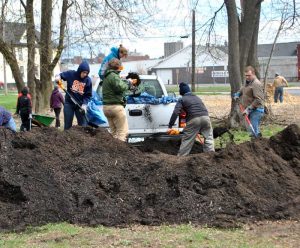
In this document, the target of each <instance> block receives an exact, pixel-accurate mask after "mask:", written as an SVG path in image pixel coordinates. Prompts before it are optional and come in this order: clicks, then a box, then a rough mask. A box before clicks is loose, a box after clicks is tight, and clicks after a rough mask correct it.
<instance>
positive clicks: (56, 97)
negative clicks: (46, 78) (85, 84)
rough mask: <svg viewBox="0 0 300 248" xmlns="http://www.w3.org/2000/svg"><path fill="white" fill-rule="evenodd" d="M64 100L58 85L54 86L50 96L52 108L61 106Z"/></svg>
mask: <svg viewBox="0 0 300 248" xmlns="http://www.w3.org/2000/svg"><path fill="white" fill-rule="evenodd" d="M64 102H65V101H64V97H63V95H62V94H61V93H60V92H59V90H58V88H57V87H56V88H54V90H53V91H52V94H51V97H50V108H53V109H55V108H61V107H62V104H64Z"/></svg>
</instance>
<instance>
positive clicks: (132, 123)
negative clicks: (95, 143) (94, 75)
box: [93, 75, 178, 138]
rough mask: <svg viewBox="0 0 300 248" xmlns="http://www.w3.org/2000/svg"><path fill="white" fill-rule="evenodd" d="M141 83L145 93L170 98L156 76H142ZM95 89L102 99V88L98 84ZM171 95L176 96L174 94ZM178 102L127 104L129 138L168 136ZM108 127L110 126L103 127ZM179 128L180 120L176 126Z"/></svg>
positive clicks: (140, 86) (104, 125)
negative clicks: (171, 119)
mask: <svg viewBox="0 0 300 248" xmlns="http://www.w3.org/2000/svg"><path fill="white" fill-rule="evenodd" d="M140 79H141V83H140V85H139V88H142V89H143V91H144V92H146V93H148V94H150V95H153V96H155V97H156V98H161V97H163V96H168V92H167V90H166V87H165V85H164V84H163V82H162V80H161V79H160V78H159V77H158V76H156V75H140ZM93 89H94V90H95V91H96V93H97V94H98V95H99V96H100V97H101V96H102V87H101V85H100V84H99V82H97V83H96V84H95V85H94V87H93ZM170 95H172V96H175V94H174V93H171V94H170ZM175 104H176V102H171V103H168V104H156V105H154V104H127V105H126V108H125V110H126V113H127V119H128V126H129V138H134V137H149V136H159V135H163V134H166V131H167V130H168V124H169V121H170V118H171V115H172V113H173V110H174V107H175ZM101 126H102V127H108V124H103V125H101ZM174 126H175V127H176V126H178V119H177V121H176V123H175V125H174Z"/></svg>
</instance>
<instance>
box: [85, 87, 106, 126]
mask: <svg viewBox="0 0 300 248" xmlns="http://www.w3.org/2000/svg"><path fill="white" fill-rule="evenodd" d="M101 105H103V103H102V101H101V99H100V97H99V95H98V94H97V93H96V92H94V91H93V95H92V98H91V100H90V101H89V102H88V105H87V118H88V120H89V122H92V123H93V124H95V125H101V124H104V123H107V119H106V117H105V115H104V113H103V111H102V109H101Z"/></svg>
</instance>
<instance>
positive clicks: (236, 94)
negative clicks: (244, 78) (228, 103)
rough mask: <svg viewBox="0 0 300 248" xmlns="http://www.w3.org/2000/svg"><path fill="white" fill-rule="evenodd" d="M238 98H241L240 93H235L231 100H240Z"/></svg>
mask: <svg viewBox="0 0 300 248" xmlns="http://www.w3.org/2000/svg"><path fill="white" fill-rule="evenodd" d="M240 96H241V94H240V92H236V93H234V94H233V100H235V101H236V100H237V99H239V98H240Z"/></svg>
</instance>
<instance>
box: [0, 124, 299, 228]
mask: <svg viewBox="0 0 300 248" xmlns="http://www.w3.org/2000/svg"><path fill="white" fill-rule="evenodd" d="M164 147H165V148H166V150H165V152H166V153H169V152H168V149H167V147H169V148H170V149H173V150H174V144H171V145H168V143H165V145H164ZM173 150H172V151H173ZM177 150H178V147H176V152H177ZM176 152H175V153H173V154H176ZM166 153H162V152H158V151H156V150H155V149H153V152H152V153H151V152H150V153H149V151H148V152H142V151H140V150H139V149H138V148H136V147H133V146H132V145H128V144H126V143H122V142H119V141H118V140H115V139H113V138H112V137H111V136H110V134H109V133H107V132H106V131H105V130H102V129H98V130H96V131H95V130H92V129H83V128H76V127H75V128H72V129H71V130H69V131H66V132H60V131H57V130H56V129H54V128H40V129H35V130H33V131H32V132H27V133H17V134H11V133H10V132H9V131H8V130H5V129H0V230H3V229H6V230H7V229H20V228H24V227H25V226H26V225H40V224H45V223H48V222H57V221H68V222H70V223H80V224H87V225H96V224H104V225H108V226H116V225H121V226H123V225H127V224H132V223H140V224H147V225H156V224H161V223H186V222H192V223H197V224H207V225H209V226H222V227H228V226H236V225H238V224H239V223H241V222H247V221H254V220H263V219H290V218H291V219H299V217H300V209H299V208H300V207H299V206H300V197H299V196H300V130H299V127H298V126H296V125H291V126H289V127H288V128H286V129H285V130H284V131H282V132H281V133H279V134H278V135H276V136H274V137H272V138H271V139H270V140H267V139H260V140H256V141H254V142H246V143H243V144H241V145H230V146H228V147H227V148H226V149H224V150H221V151H219V152H216V153H208V154H203V153H202V154H194V155H190V156H188V157H185V158H178V157H176V156H173V155H167V154H166ZM171 153H172V152H171Z"/></svg>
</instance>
